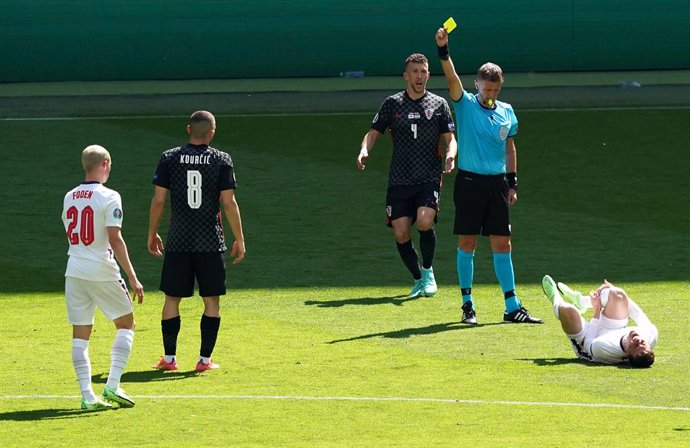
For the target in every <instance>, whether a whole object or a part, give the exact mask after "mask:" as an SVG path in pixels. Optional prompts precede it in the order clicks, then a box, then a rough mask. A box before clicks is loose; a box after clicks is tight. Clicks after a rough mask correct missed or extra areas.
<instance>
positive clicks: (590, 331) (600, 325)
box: [542, 275, 659, 367]
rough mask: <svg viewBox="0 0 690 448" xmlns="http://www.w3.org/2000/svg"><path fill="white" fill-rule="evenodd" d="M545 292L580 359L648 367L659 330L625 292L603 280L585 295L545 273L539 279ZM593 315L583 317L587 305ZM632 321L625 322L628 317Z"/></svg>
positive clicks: (652, 357)
mask: <svg viewBox="0 0 690 448" xmlns="http://www.w3.org/2000/svg"><path fill="white" fill-rule="evenodd" d="M542 288H543V289H544V294H546V296H547V297H548V298H549V301H550V302H551V304H552V305H553V312H554V314H555V315H556V318H557V319H558V320H559V321H560V322H561V327H562V328H563V332H564V333H565V335H566V336H567V337H568V339H569V340H570V344H571V346H572V348H573V351H574V352H575V354H576V355H577V356H578V357H579V358H580V359H585V360H587V361H592V362H597V363H601V364H619V363H622V362H626V361H627V362H628V363H630V365H631V366H632V367H650V366H651V365H652V364H653V363H654V350H653V349H654V346H655V345H656V341H657V339H658V337H659V331H658V330H657V328H656V326H655V325H654V324H652V322H651V321H650V320H649V318H648V317H647V315H646V314H645V313H644V312H643V311H642V309H641V308H640V307H639V305H637V303H635V302H634V301H633V300H632V299H631V298H630V297H628V295H627V294H626V292H625V291H624V290H623V289H621V288H619V287H617V286H614V285H612V284H611V283H609V282H608V281H606V280H605V281H604V283H603V284H602V285H601V286H599V288H597V289H596V290H595V291H592V292H591V293H590V294H589V297H588V296H583V295H582V294H580V293H579V292H577V291H573V290H572V289H571V288H569V287H568V286H567V285H565V284H564V283H558V284H556V282H555V281H554V280H553V279H552V278H551V277H550V276H548V275H546V276H544V279H543V280H542ZM590 306H591V307H592V308H593V310H594V314H593V315H592V319H591V320H590V321H589V322H588V321H587V320H585V319H584V318H583V317H582V313H584V312H585V311H586V310H587V308H589V307H590ZM629 319H632V320H633V321H634V322H635V325H634V326H629V325H628V320H629Z"/></svg>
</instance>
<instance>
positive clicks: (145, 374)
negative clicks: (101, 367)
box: [91, 369, 199, 387]
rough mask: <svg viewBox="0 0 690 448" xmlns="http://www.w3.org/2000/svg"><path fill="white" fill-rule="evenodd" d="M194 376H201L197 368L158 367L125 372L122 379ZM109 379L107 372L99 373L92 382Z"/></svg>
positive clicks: (147, 381)
mask: <svg viewBox="0 0 690 448" xmlns="http://www.w3.org/2000/svg"><path fill="white" fill-rule="evenodd" d="M193 376H199V373H198V372H197V371H196V370H188V371H186V372H185V371H181V370H173V371H169V372H163V371H160V370H156V369H150V370H140V371H134V372H125V373H123V374H122V378H121V381H122V382H123V383H150V382H153V381H172V380H182V379H185V378H190V377H193ZM107 381H108V374H107V373H99V374H97V375H92V376H91V382H93V383H94V384H105V383H106V382H107ZM123 387H124V386H123Z"/></svg>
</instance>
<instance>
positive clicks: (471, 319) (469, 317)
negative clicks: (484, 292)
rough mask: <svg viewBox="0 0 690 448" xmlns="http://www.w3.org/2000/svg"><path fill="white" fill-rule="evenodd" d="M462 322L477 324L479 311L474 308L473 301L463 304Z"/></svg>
mask: <svg viewBox="0 0 690 448" xmlns="http://www.w3.org/2000/svg"><path fill="white" fill-rule="evenodd" d="M462 323H463V324H469V325H477V313H475V312H474V309H473V308H472V301H471V300H470V301H469V302H465V303H463V304H462Z"/></svg>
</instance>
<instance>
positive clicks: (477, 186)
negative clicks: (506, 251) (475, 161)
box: [453, 170, 510, 236]
mask: <svg viewBox="0 0 690 448" xmlns="http://www.w3.org/2000/svg"><path fill="white" fill-rule="evenodd" d="M453 200H454V202H455V226H454V231H453V232H454V233H455V234H456V235H479V234H481V235H484V236H489V235H502V236H508V235H510V210H509V203H508V182H507V181H506V177H505V174H495V175H485V174H476V173H472V172H470V171H462V170H459V171H458V174H457V177H456V178H455V189H454V191H453Z"/></svg>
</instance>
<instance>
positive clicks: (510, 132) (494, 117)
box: [436, 28, 543, 325]
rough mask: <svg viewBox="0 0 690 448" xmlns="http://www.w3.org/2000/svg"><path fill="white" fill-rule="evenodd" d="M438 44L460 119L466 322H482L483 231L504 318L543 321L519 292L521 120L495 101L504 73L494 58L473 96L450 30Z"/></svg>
mask: <svg viewBox="0 0 690 448" xmlns="http://www.w3.org/2000/svg"><path fill="white" fill-rule="evenodd" d="M436 45H437V46H438V54H439V57H440V59H441V65H442V66H443V73H444V75H445V76H446V80H447V81H448V90H449V91H450V98H451V100H452V102H453V107H454V108H455V118H456V120H457V122H458V140H459V143H458V146H459V155H458V174H457V177H456V179H455V191H454V201H455V226H454V232H455V234H456V235H459V240H458V254H457V269H458V281H459V283H460V290H461V293H462V302H463V303H462V311H463V313H462V322H464V323H467V324H472V325H474V324H476V323H477V315H476V312H475V309H474V301H473V300H472V281H473V276H474V251H475V249H476V247H477V238H478V235H479V234H480V233H481V234H482V235H484V236H488V237H489V240H490V242H491V250H492V251H493V260H494V270H495V272H496V277H497V278H498V282H499V283H500V284H501V289H502V290H503V296H504V299H505V312H504V313H503V321H504V322H513V323H529V324H541V323H543V321H542V320H541V319H537V318H535V317H532V316H531V315H530V314H529V312H528V311H527V310H526V309H525V307H523V306H522V303H521V302H520V300H519V299H518V296H517V293H516V292H515V273H514V270H513V260H512V256H511V243H510V233H511V228H510V211H509V207H510V206H511V205H513V204H515V202H516V201H517V171H516V170H517V151H516V148H515V136H516V135H517V131H518V121H517V118H516V116H515V112H514V111H513V107H512V106H511V105H510V104H508V103H504V102H502V101H497V100H496V98H497V97H498V94H499V92H500V91H501V87H502V85H503V71H502V70H501V67H499V66H498V65H496V64H493V63H491V62H487V63H486V64H484V65H482V66H481V67H479V70H478V72H477V79H476V80H475V82H474V84H475V88H476V89H477V92H478V93H477V94H476V95H472V94H470V93H469V92H467V91H466V90H464V88H463V86H462V82H461V81H460V77H458V74H457V73H456V72H455V67H454V66H453V62H452V60H451V59H450V55H449V53H448V31H447V30H446V29H445V28H440V29H439V30H438V31H437V32H436Z"/></svg>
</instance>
